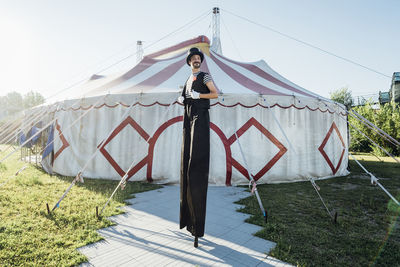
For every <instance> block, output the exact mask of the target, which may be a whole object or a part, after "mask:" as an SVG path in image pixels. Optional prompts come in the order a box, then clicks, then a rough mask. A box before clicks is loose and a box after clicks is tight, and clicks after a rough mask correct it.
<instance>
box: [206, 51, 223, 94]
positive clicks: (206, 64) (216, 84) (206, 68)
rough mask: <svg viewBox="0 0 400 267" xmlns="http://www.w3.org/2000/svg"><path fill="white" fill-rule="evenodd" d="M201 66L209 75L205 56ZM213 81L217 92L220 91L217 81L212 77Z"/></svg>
mask: <svg viewBox="0 0 400 267" xmlns="http://www.w3.org/2000/svg"><path fill="white" fill-rule="evenodd" d="M202 67H203V69H204V71H205V72H207V73H208V74H210V75H211V73H210V70H209V69H208V65H207V57H204V61H203V64H202ZM211 78H212V75H211ZM213 82H214V85H215V88H216V89H217V92H218V93H221V90H219V89H218V86H217V83H216V82H215V81H214V79H213Z"/></svg>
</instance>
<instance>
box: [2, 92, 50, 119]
mask: <svg viewBox="0 0 400 267" xmlns="http://www.w3.org/2000/svg"><path fill="white" fill-rule="evenodd" d="M44 102H45V99H44V97H43V96H42V95H41V94H40V93H37V92H33V91H30V92H29V93H27V94H25V95H24V96H22V95H21V94H20V93H18V92H15V91H14V92H10V93H8V94H6V95H5V96H0V118H2V117H4V116H8V115H13V114H15V113H18V112H19V111H21V110H24V109H27V108H31V107H34V106H37V105H40V104H43V103H44Z"/></svg>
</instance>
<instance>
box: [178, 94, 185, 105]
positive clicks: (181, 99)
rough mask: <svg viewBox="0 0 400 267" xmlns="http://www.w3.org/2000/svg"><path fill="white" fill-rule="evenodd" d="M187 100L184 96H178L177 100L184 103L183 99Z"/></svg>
mask: <svg viewBox="0 0 400 267" xmlns="http://www.w3.org/2000/svg"><path fill="white" fill-rule="evenodd" d="M184 100H185V98H184V97H183V96H180V97H178V99H177V101H178V103H179V104H183V101H184Z"/></svg>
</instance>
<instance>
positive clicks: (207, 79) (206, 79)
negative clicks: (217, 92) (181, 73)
mask: <svg viewBox="0 0 400 267" xmlns="http://www.w3.org/2000/svg"><path fill="white" fill-rule="evenodd" d="M199 73H200V71H199V72H196V73H192V74H191V75H190V77H189V79H188V80H187V82H186V92H185V94H186V98H191V96H190V93H191V91H192V84H193V81H195V80H196V78H197V75H199ZM210 81H212V78H211V75H210V74H208V73H205V74H204V77H203V84H207V83H208V82H210Z"/></svg>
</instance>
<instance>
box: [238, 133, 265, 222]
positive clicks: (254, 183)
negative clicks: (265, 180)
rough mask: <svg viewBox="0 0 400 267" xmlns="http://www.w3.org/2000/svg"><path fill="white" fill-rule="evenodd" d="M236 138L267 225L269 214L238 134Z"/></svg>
mask: <svg viewBox="0 0 400 267" xmlns="http://www.w3.org/2000/svg"><path fill="white" fill-rule="evenodd" d="M235 136H236V140H237V141H238V144H239V149H240V153H241V154H242V158H243V160H244V164H245V165H246V171H247V174H248V176H249V179H250V184H249V186H250V185H252V189H251V193H253V192H254V193H255V195H256V198H257V201H258V205H259V206H260V210H261V212H262V214H263V215H264V220H265V223H267V220H268V213H267V210H266V209H264V206H263V204H262V201H261V198H260V195H259V194H258V190H257V184H256V181H255V180H254V177H253V175H252V174H251V173H250V171H249V167H248V165H247V161H246V157H245V156H244V153H243V149H242V145H241V144H240V141H239V138H238V136H237V134H236V132H235Z"/></svg>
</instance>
